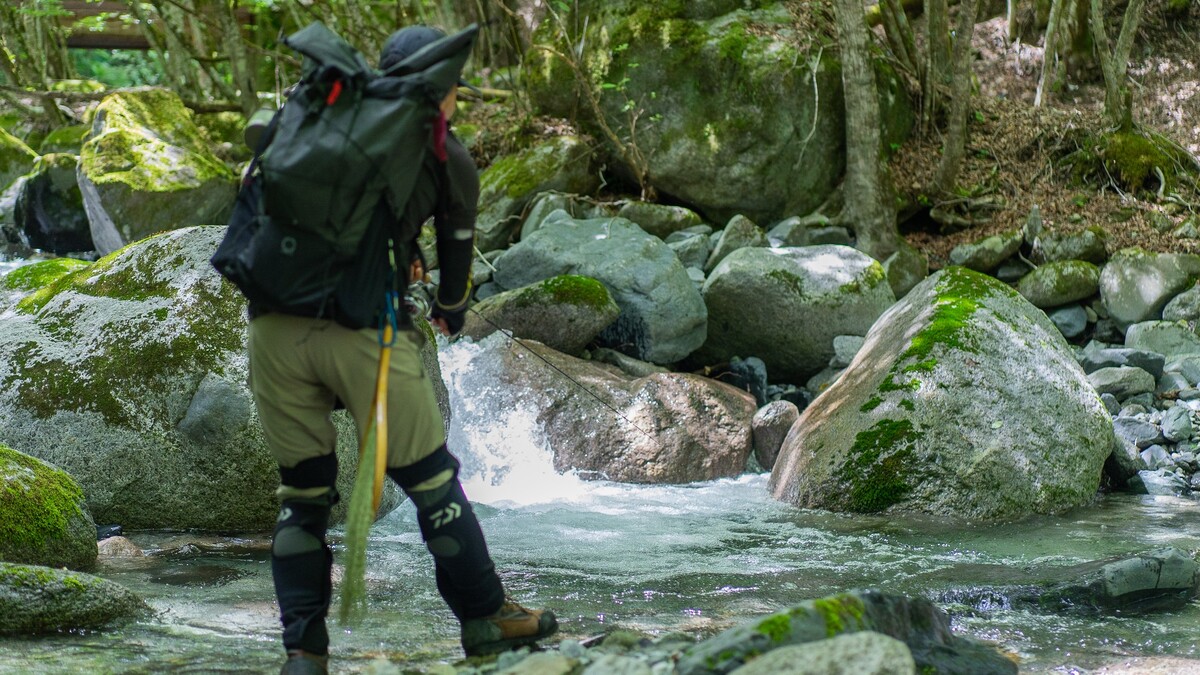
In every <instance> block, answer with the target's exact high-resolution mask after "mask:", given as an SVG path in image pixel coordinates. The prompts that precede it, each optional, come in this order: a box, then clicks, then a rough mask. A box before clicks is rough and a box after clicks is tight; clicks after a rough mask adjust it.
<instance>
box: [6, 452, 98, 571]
mask: <svg viewBox="0 0 1200 675" xmlns="http://www.w3.org/2000/svg"><path fill="white" fill-rule="evenodd" d="M0 560H4V561H6V562H12V563H23V564H27V565H46V566H49V567H69V568H71V569H76V570H86V569H91V568H92V567H93V566H95V564H96V524H95V523H94V522H93V521H92V517H91V515H90V514H89V513H88V510H87V505H86V504H85V503H84V499H83V491H82V490H81V489H80V488H79V484H78V483H76V482H75V481H74V480H73V479H72V478H71V477H70V476H68V475H67V474H66V473H64V472H63V471H62V470H60V469H58V468H56V467H53V466H51V465H49V464H47V463H45V462H43V461H41V460H39V459H36V458H33V457H30V456H29V455H26V454H23V453H20V452H17V451H16V450H13V449H12V448H9V447H6V446H4V445H0Z"/></svg>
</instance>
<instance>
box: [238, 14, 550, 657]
mask: <svg viewBox="0 0 1200 675" xmlns="http://www.w3.org/2000/svg"><path fill="white" fill-rule="evenodd" d="M441 37H442V33H441V32H440V31H438V30H436V29H433V28H429V27H425V26H410V27H408V28H404V29H402V30H400V31H397V32H396V33H394V34H393V35H392V36H391V37H389V38H388V40H387V42H386V44H385V45H384V48H383V53H382V56H381V58H380V68H381V69H387V68H388V67H389V66H392V65H393V64H396V63H399V62H401V61H402V60H404V59H405V58H406V57H408V56H409V55H411V54H414V53H415V52H417V51H418V50H419V49H421V48H422V47H424V46H426V45H428V44H430V43H432V42H433V41H435V40H437V39H439V38H441ZM455 102H456V92H455V90H454V89H453V88H452V89H451V91H450V92H449V93H448V94H447V95H446V96H445V98H444V99H443V100H442V103H441V111H442V113H443V115H444V116H445V117H446V118H447V119H449V117H450V116H451V115H452V114H453V112H454V108H455ZM433 142H436V141H431V143H433ZM438 154H440V153H437V152H435V151H430V152H427V153H426V154H425V162H424V166H423V167H422V168H421V173H420V176H419V177H418V179H417V185H416V188H415V190H414V192H413V195H412V197H411V199H410V201H409V202H408V203H407V206H406V207H405V208H406V210H405V215H404V218H409V219H412V221H410V224H411V223H412V222H415V223H420V222H423V221H424V220H426V219H427V218H429V217H430V216H433V215H435V212H437V213H436V217H435V227H436V230H437V250H438V260H439V261H440V265H441V280H440V281H441V283H440V286H439V288H438V292H437V295H436V301H435V303H434V305H433V308H432V311H431V322H432V324H433V325H434V326H435V327H436V328H437V329H438V330H439V331H441V332H442V333H443V334H445V335H455V334H456V333H458V331H460V330H461V329H462V326H463V320H464V315H465V313H466V310H467V304H468V300H469V298H470V293H471V285H470V269H471V254H472V251H473V246H474V232H475V213H476V201H477V199H478V196H479V179H478V176H477V174H476V169H475V164H474V162H473V161H472V159H471V157H470V154H469V153H468V152H467V150H466V149H465V148H464V147H463V146H462V145H461V144H460V143H459V142H458V141H457V140H456V139H455V138H454V136H453V135H451V134H446V139H445V154H444V157H445V160H444V162H445V163H444V165H442V166H439V160H438V158H437V155H438ZM443 166H444V168H443ZM407 231H415V230H407ZM368 236H369V235H368ZM384 240H386V237H385V238H384ZM376 253H378V252H376ZM362 264H364V265H369V264H386V256H381V255H374V256H372V257H371V260H369V261H368V260H363V261H362ZM383 276H386V274H384V275H383ZM377 290H378V292H379V293H381V294H382V293H384V292H385V291H386V289H377ZM406 319H407V317H401V321H405V320H406ZM406 324H407V325H405V326H404V328H407V330H401V331H400V335H399V338H398V339H397V340H396V343H395V345H394V346H393V347H392V355H391V362H390V368H389V370H388V396H387V401H388V407H389V409H388V420H389V422H388V424H387V434H388V441H387V444H388V463H387V466H388V469H387V475H388V476H389V477H391V478H392V479H393V480H394V481H395V482H396V483H397V484H398V485H399V486H400V487H401V488H402V489H403V490H404V492H405V494H407V495H408V497H409V499H411V500H412V502H413V504H414V505H415V506H416V509H417V520H418V523H419V525H420V528H421V535H422V537H423V538H424V540H425V543H426V546H427V547H428V549H429V552H430V553H431V554H432V555H433V559H434V564H435V573H436V580H437V588H438V591H439V592H440V594H441V596H442V598H444V599H445V601H446V604H447V605H449V607H450V609H451V611H452V612H453V613H454V615H455V616H456V617H457V618H458V620H459V622H460V624H461V628H462V646H463V650H464V651H465V652H466V653H467V655H468V656H472V655H479V654H489V653H496V652H500V651H504V650H507V649H511V648H513V647H516V646H520V645H525V644H531V643H533V642H535V641H537V640H539V639H542V638H545V637H547V636H549V635H551V634H553V633H554V632H555V630H557V627H558V625H557V622H556V620H555V617H554V614H553V613H551V612H549V611H545V610H529V609H525V608H524V607H521V606H520V605H518V604H516V603H515V602H513V601H511V600H509V599H507V598H506V595H505V592H504V588H503V586H502V585H501V582H500V578H499V577H498V576H497V574H496V571H495V567H494V565H493V563H492V559H491V557H490V556H489V554H488V550H487V545H486V543H485V541H484V537H483V532H482V530H481V529H480V526H479V522H478V520H477V519H476V517H475V513H474V511H473V510H472V509H471V504H470V502H469V501H468V500H467V497H466V495H465V494H464V493H463V489H462V486H461V484H460V483H459V480H458V469H459V462H458V460H457V459H455V457H454V456H453V455H451V454H450V452H449V451H448V450H447V448H446V442H445V430H444V428H443V424H442V419H441V415H440V413H439V411H438V407H437V402H436V400H435V398H434V393H433V387H432V384H431V382H430V378H429V376H428V375H427V374H426V373H425V371H424V367H423V365H422V361H421V356H420V347H421V344H422V342H423V340H424V337H423V336H422V334H421V333H420V332H418V331H416V330H413V329H412V326H411V323H410V322H406ZM379 350H380V345H379V342H378V335H377V332H376V330H375V329H373V328H365V329H361V330H352V329H350V328H346V327H344V326H341V325H339V324H338V323H335V322H334V321H331V320H328V319H325V318H312V317H308V316H298V315H294V314H287V313H282V312H278V311H270V309H269V308H266V307H255V306H254V305H253V303H252V304H251V322H250V339H249V352H250V380H251V390H252V391H253V393H254V400H255V403H256V405H257V407H258V411H259V417H260V419H261V422H262V426H263V429H264V431H265V434H266V439H267V443H268V445H269V446H270V449H271V452H272V454H273V455H274V456H275V459H276V460H277V461H278V463H279V473H280V476H281V481H280V482H281V486H280V488H279V495H280V497H281V500H282V504H281V509H280V513H279V520H278V523H277V524H276V528H275V535H274V539H273V544H272V548H271V570H272V573H273V576H274V579H275V591H276V595H277V597H278V600H279V609H280V614H281V618H282V622H283V644H284V647H285V648H286V649H287V653H288V660H287V662H286V663H285V664H284V666H283V670H282V672H283V673H292V674H298V673H324V672H326V669H327V662H328V648H329V635H328V633H327V631H326V627H325V618H326V614H327V613H328V610H329V604H330V596H331V583H330V570H331V566H332V562H333V556H332V553H331V551H330V549H329V546H328V545H327V544H326V541H325V535H326V529H327V527H328V524H329V515H330V509H331V507H332V506H333V505H334V504H335V503H336V502H337V501H338V495H337V491H336V490H335V489H334V487H333V486H334V482H335V478H336V475H337V459H336V456H335V455H334V445H335V432H334V427H333V424H332V422H331V419H330V413H331V412H332V411H333V409H334V407H335V404H336V402H337V401H340V402H342V403H343V404H345V406H346V408H347V409H348V410H349V412H350V413H351V415H352V416H353V417H354V418H355V420H356V422H357V423H358V425H359V428H360V429H362V428H364V427H365V426H366V424H367V420H368V418H369V416H370V414H371V405H372V386H371V385H372V383H373V382H374V381H375V373H376V368H377V359H378V356H379ZM360 470H367V467H363V469H360Z"/></svg>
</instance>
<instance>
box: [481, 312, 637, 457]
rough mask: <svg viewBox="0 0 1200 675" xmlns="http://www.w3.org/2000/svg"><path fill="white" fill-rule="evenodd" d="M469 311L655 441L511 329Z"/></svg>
mask: <svg viewBox="0 0 1200 675" xmlns="http://www.w3.org/2000/svg"><path fill="white" fill-rule="evenodd" d="M470 311H471V312H472V313H473V314H474V315H475V316H477V317H479V318H480V319H483V320H484V322H486V323H487V324H488V325H489V326H491V327H492V328H495V329H496V330H497V331H498V332H499V333H500V334H501V335H503V336H504V337H506V338H508V339H509V340H511V341H512V342H515V343H516V344H518V345H520V346H521V347H523V348H524V349H525V351H527V352H529V353H530V354H533V355H534V356H536V357H537V358H538V360H539V361H541V362H542V363H544V364H546V365H547V366H550V368H552V369H553V370H554V371H555V372H557V373H558V374H559V375H562V376H563V378H565V379H566V380H567V381H568V382H570V383H571V384H573V385H575V386H576V387H579V388H580V389H582V390H583V392H584V393H586V394H587V395H588V396H591V397H592V398H594V399H596V401H598V402H599V403H600V405H602V406H604V407H605V408H608V409H609V410H610V411H612V413H613V414H614V415H616V416H617V417H620V418H621V419H623V420H625V422H626V423H628V424H629V426H631V427H633V428H634V429H637V430H638V431H640V432H642V435H644V436H645V437H646V438H648V439H650V440H651V441H652V442H655V443H657V441H656V439H655V438H654V437H653V436H651V435H650V434H649V433H648V432H647V431H646V430H645V429H642V428H641V427H639V426H638V425H637V424H635V423H634V422H633V420H631V419H629V418H628V417H626V416H625V414H624V413H622V412H621V411H620V410H617V409H616V408H614V407H613V406H612V405H610V404H609V403H608V401H605V400H604V399H602V398H600V396H599V395H597V394H596V393H595V392H593V391H592V390H591V389H588V388H587V387H586V386H584V384H583V383H582V382H579V381H578V380H576V379H575V378H573V377H571V376H570V375H568V374H567V373H566V372H564V371H563V370H562V369H561V368H559V367H558V366H556V365H554V364H553V363H551V362H550V361H549V360H548V359H546V357H544V356H542V355H541V354H539V353H537V352H536V351H534V350H533V349H532V348H531V347H530V346H529V345H527V344H525V343H524V342H522V341H521V339H520V338H518V337H517V336H516V334H514V333H512V332H511V331H506V330H504V329H503V328H501V327H500V326H498V325H496V323H495V322H494V321H492V320H491V319H489V318H487V317H486V316H484V315H482V314H480V313H479V311H478V310H476V309H475V308H474V307H471V308H470Z"/></svg>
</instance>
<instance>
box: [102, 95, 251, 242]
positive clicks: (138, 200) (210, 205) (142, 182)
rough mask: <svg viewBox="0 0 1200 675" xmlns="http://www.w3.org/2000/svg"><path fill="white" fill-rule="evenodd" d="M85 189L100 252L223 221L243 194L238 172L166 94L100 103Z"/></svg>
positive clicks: (188, 113) (115, 97)
mask: <svg viewBox="0 0 1200 675" xmlns="http://www.w3.org/2000/svg"><path fill="white" fill-rule="evenodd" d="M79 187H80V189H81V190H82V191H83V204H84V208H85V209H86V210H87V216H88V221H89V222H90V224H91V231H92V239H93V241H94V242H95V245H96V250H98V251H99V252H100V253H102V254H103V253H110V252H112V251H115V250H117V249H118V248H120V247H122V246H124V245H125V244H128V243H130V242H134V241H137V240H139V239H142V238H144V237H147V236H149V235H151V234H154V233H156V232H164V231H166V230H173V229H176V228H180V227H187V226H189V225H213V224H221V223H224V222H225V221H226V219H227V218H228V216H229V212H230V210H231V209H232V207H233V200H234V196H235V195H236V193H237V185H236V176H235V175H234V173H233V172H232V171H231V170H230V169H229V168H228V167H227V166H225V164H223V163H222V162H221V161H220V160H219V159H217V158H216V157H215V156H214V155H213V154H212V152H211V151H210V150H209V149H208V144H207V141H206V140H205V138H204V136H203V135H202V134H201V133H200V132H199V130H198V129H197V128H196V125H195V124H194V123H193V122H192V113H191V111H189V110H188V109H187V108H186V107H184V105H183V102H182V101H180V100H179V97H178V96H177V95H175V94H174V93H172V92H170V91H168V90H165V89H152V90H146V91H133V92H120V93H115V94H112V95H110V96H108V97H107V98H105V99H104V100H103V101H101V102H100V105H99V106H98V107H97V108H96V112H95V117H94V118H93V122H92V131H91V136H90V138H89V139H88V141H87V142H86V143H84V144H83V148H82V150H81V151H80V162H79Z"/></svg>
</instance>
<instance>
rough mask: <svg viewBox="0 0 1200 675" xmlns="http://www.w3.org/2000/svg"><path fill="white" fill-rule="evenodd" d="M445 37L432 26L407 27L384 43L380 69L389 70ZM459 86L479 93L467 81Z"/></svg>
mask: <svg viewBox="0 0 1200 675" xmlns="http://www.w3.org/2000/svg"><path fill="white" fill-rule="evenodd" d="M444 37H446V34H445V33H443V32H442V31H440V30H438V29H436V28H434V27H432V26H424V25H416V26H405V27H404V28H401V29H400V30H398V31H396V32H395V33H392V34H391V35H389V36H388V39H387V41H386V42H384V43H383V49H382V50H380V52H379V68H380V70H387V69H388V68H391V67H392V66H394V65H396V64H397V63H400V62H401V61H403V60H404V59H407V58H408V57H410V56H412V55H413V54H416V53H417V52H419V51H421V49H422V48H424V47H426V46H428V45H431V44H433V43H434V42H437V41H438V40H440V39H442V38H444ZM458 85H459V86H460V87H466V88H468V89H470V90H471V91H474V92H476V93H479V89H477V88H476V87H474V86H472V85H470V84H468V83H467V81H466V80H459V81H458Z"/></svg>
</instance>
